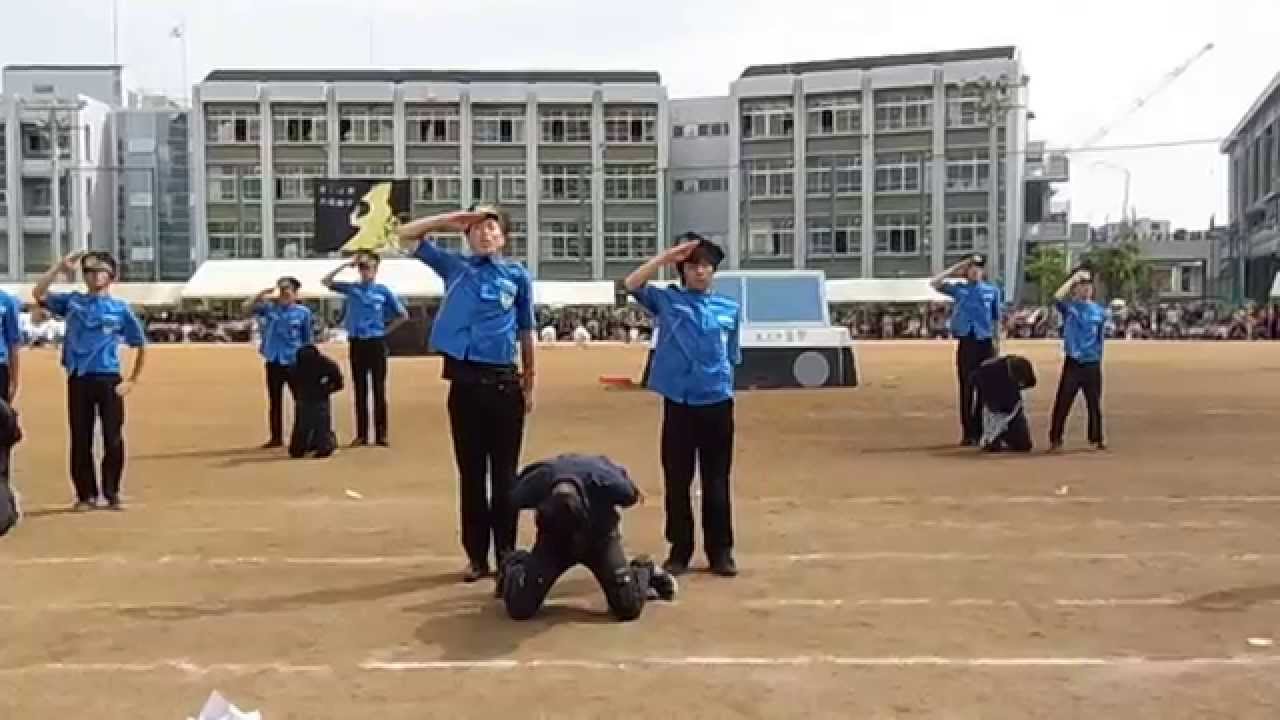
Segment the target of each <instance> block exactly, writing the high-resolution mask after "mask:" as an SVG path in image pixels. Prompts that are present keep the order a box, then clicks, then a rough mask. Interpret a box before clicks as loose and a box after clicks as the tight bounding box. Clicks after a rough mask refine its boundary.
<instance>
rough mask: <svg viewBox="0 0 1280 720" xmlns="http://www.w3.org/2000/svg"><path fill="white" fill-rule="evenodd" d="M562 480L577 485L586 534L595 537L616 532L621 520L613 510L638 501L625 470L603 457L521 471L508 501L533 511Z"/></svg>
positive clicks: (566, 459)
mask: <svg viewBox="0 0 1280 720" xmlns="http://www.w3.org/2000/svg"><path fill="white" fill-rule="evenodd" d="M564 480H568V481H570V482H572V483H574V484H575V485H577V487H578V494H579V495H581V496H582V498H583V500H584V502H585V503H586V507H587V516H588V518H589V521H588V527H589V530H590V533H591V534H592V535H595V536H597V537H598V536H602V535H610V534H612V533H614V532H615V531H616V530H617V528H618V522H619V521H620V519H621V518H620V517H619V516H618V510H617V508H620V507H621V508H628V507H631V506H632V505H635V504H636V502H637V501H638V500H639V499H640V493H639V492H638V491H637V489H636V486H635V483H633V482H631V477H630V476H629V475H627V470H626V468H624V467H622V466H621V465H618V464H616V463H614V462H613V461H611V460H610V459H609V458H607V457H604V456H603V455H575V454H568V455H560V456H557V457H554V458H552V459H550V460H544V461H542V462H536V463H533V464H531V465H529V466H527V467H525V469H523V470H521V471H520V475H519V476H518V477H517V478H516V484H515V489H514V490H512V492H511V500H512V502H513V504H514V505H515V506H516V508H518V509H522V510H523V509H533V508H536V507H538V504H539V503H541V502H542V501H543V500H544V499H546V498H547V496H548V495H550V494H551V488H552V487H554V486H555V485H556V483H557V482H560V481H564Z"/></svg>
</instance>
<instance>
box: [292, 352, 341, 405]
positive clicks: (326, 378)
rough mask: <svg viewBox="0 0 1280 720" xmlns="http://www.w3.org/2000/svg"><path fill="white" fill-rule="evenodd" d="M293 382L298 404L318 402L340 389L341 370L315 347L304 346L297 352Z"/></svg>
mask: <svg viewBox="0 0 1280 720" xmlns="http://www.w3.org/2000/svg"><path fill="white" fill-rule="evenodd" d="M293 382H294V388H295V390H294V392H296V393H297V397H298V401H299V402H307V403H314V402H320V401H322V400H327V399H328V398H329V396H330V395H332V394H333V393H336V392H338V391H339V390H341V389H342V370H341V369H340V368H339V367H338V364H337V363H335V362H334V361H333V360H330V359H329V357H328V356H327V355H325V354H324V353H322V352H320V351H319V350H318V349H316V346H315V345H305V346H303V347H302V348H301V349H299V350H298V361H297V364H296V365H294V367H293Z"/></svg>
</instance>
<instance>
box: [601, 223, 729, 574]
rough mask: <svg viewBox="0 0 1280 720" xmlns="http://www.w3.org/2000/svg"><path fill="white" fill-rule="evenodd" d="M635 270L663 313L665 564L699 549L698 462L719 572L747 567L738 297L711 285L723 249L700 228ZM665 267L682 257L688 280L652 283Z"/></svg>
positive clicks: (655, 386) (658, 383) (647, 299)
mask: <svg viewBox="0 0 1280 720" xmlns="http://www.w3.org/2000/svg"><path fill="white" fill-rule="evenodd" d="M682 239H683V240H684V241H685V242H682V243H680V244H679V245H677V246H675V247H673V248H670V249H669V250H667V251H665V252H663V253H660V254H659V255H658V256H657V257H654V258H653V259H651V260H649V261H648V262H646V263H645V264H643V265H641V266H640V267H639V268H637V269H636V270H635V271H634V272H632V273H631V274H630V275H628V276H627V279H626V281H625V284H626V287H627V290H628V291H629V292H630V293H631V295H632V296H633V297H634V298H635V299H636V302H638V303H640V306H641V307H643V308H644V309H645V310H648V311H649V312H650V313H651V314H652V315H653V316H654V318H655V325H656V326H657V327H658V330H657V342H656V345H655V347H654V350H653V361H652V365H651V366H650V369H649V389H651V390H653V391H654V392H656V393H658V394H659V395H661V396H662V398H663V401H662V470H663V475H664V477H665V483H666V489H665V502H666V511H667V527H666V537H667V542H669V543H670V544H671V551H670V554H669V555H668V557H667V561H666V563H664V564H663V567H664V568H665V569H666V570H667V571H668V572H670V573H671V574H672V575H680V574H682V573H684V572H685V571H687V570H688V569H689V561H690V560H691V559H692V557H693V547H694V537H693V509H692V507H691V506H690V501H689V491H690V488H691V486H692V485H693V472H694V465H695V463H696V464H697V466H698V468H699V470H700V476H701V478H702V531H703V535H704V537H703V545H704V549H705V550H706V553H707V560H708V561H709V562H710V564H711V571H712V572H713V573H715V574H717V575H721V576H724V577H732V576H734V575H737V574H738V566H737V563H736V562H735V561H734V559H733V510H732V506H731V500H730V493H729V471H730V468H731V466H732V463H733V435H734V427H733V368H734V366H735V365H737V364H738V363H740V362H742V351H741V349H740V347H739V344H738V333H739V327H740V325H741V321H742V318H741V312H740V309H739V307H738V303H737V301H735V300H733V299H732V298H728V297H725V296H723V295H717V294H715V293H713V292H711V283H712V280H713V278H714V276H715V272H716V268H717V267H718V266H719V265H720V262H721V261H722V260H723V259H724V251H723V250H721V249H720V248H719V246H717V245H716V244H715V243H712V242H710V241H708V240H706V239H704V238H703V237H702V236H701V235H698V234H697V233H686V234H685V235H684V236H683V237H682ZM664 265H675V267H676V272H677V273H678V275H679V276H680V283H681V284H680V286H671V287H667V288H656V287H651V286H650V285H649V284H648V283H649V280H651V279H652V278H653V276H654V275H656V274H657V273H658V270H659V269H660V268H662V267H663V266H664Z"/></svg>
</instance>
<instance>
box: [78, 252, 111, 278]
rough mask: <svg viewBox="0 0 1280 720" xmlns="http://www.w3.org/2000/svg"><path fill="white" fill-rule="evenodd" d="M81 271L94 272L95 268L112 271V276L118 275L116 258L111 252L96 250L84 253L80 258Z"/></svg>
mask: <svg viewBox="0 0 1280 720" xmlns="http://www.w3.org/2000/svg"><path fill="white" fill-rule="evenodd" d="M80 270H81V272H92V271H95V270H105V271H107V272H109V273H111V277H113V278H114V277H115V276H116V259H115V258H114V257H112V256H111V253H109V252H103V251H101V250H95V251H93V252H88V253H85V254H84V257H82V258H80Z"/></svg>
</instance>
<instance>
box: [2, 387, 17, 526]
mask: <svg viewBox="0 0 1280 720" xmlns="http://www.w3.org/2000/svg"><path fill="white" fill-rule="evenodd" d="M21 439H22V429H21V428H20V427H19V426H18V414H17V413H15V412H14V411H13V408H11V407H9V404H8V403H6V402H5V401H4V400H0V536H3V535H4V534H5V533H7V532H9V531H10V530H12V529H13V527H14V526H15V525H17V524H18V521H19V520H21V519H22V508H21V507H19V505H18V494H17V493H16V492H14V490H13V488H12V487H11V486H10V485H9V460H10V458H11V457H12V455H13V446H14V445H17V444H18V441H19V440H21Z"/></svg>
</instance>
